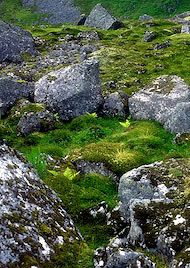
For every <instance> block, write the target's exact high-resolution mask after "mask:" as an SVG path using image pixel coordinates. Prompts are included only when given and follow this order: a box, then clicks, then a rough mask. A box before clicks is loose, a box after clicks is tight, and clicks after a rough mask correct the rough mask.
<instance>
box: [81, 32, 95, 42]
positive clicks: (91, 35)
mask: <svg viewBox="0 0 190 268" xmlns="http://www.w3.org/2000/svg"><path fill="white" fill-rule="evenodd" d="M77 38H78V39H79V40H81V39H82V40H83V39H84V40H89V41H98V40H100V37H99V35H98V33H97V32H96V31H84V32H80V33H79V34H78V35H77Z"/></svg>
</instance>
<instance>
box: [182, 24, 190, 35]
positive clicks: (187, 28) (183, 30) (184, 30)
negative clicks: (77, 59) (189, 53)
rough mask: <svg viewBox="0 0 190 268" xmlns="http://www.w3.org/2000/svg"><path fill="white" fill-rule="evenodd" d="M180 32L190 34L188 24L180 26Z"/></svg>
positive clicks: (189, 25)
mask: <svg viewBox="0 0 190 268" xmlns="http://www.w3.org/2000/svg"><path fill="white" fill-rule="evenodd" d="M181 33H182V34H190V24H184V25H182V28H181Z"/></svg>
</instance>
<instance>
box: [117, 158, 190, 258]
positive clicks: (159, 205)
mask: <svg viewBox="0 0 190 268" xmlns="http://www.w3.org/2000/svg"><path fill="white" fill-rule="evenodd" d="M189 164H190V159H178V160H177V159H176V160H175V159H170V160H167V161H165V162H156V163H153V164H151V165H145V166H142V167H139V168H137V169H134V170H132V171H129V172H128V173H126V174H125V175H123V177H122V178H121V179H120V184H119V190H118V191H119V198H120V201H121V205H120V210H121V213H122V215H123V217H124V218H125V219H126V221H129V223H130V229H129V232H128V233H127V234H126V235H125V240H124V241H125V246H133V247H134V246H137V247H142V248H148V249H155V250H156V251H157V252H159V253H161V254H162V255H163V256H165V257H166V258H167V259H168V261H169V262H172V261H173V260H174V259H175V257H176V256H178V255H180V253H181V252H182V251H183V249H184V247H185V246H186V245H188V244H189V243H190V217H189V215H190V214H189V213H190V211H189V199H188V198H187V195H186V187H187V186H186V183H187V180H188V178H189V175H190V168H189Z"/></svg>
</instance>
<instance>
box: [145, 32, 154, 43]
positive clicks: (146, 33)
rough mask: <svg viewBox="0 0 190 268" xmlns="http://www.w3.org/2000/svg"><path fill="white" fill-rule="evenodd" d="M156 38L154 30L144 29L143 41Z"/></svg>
mask: <svg viewBox="0 0 190 268" xmlns="http://www.w3.org/2000/svg"><path fill="white" fill-rule="evenodd" d="M155 38H156V34H155V33H154V32H149V31H146V32H145V34H144V37H143V40H144V42H151V41H153V40H154V39H155Z"/></svg>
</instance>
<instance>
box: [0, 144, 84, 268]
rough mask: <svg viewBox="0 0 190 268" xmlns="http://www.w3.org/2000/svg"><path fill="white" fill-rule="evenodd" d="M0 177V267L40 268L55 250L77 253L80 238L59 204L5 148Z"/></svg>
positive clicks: (2, 148)
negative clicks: (72, 249)
mask: <svg viewBox="0 0 190 268" xmlns="http://www.w3.org/2000/svg"><path fill="white" fill-rule="evenodd" d="M0 174H1V176H0V203H1V208H0V230H1V232H0V241H1V243H0V267H42V266H43V264H44V262H47V261H50V262H51V257H53V256H55V255H56V254H57V250H58V249H59V250H60V249H61V248H63V247H64V248H66V249H67V248H70V249H71V248H72V245H73V247H74V245H75V249H76V243H78V242H77V241H80V240H81V236H80V234H79V232H78V231H77V229H76V228H75V226H74V223H73V221H72V220H71V218H70V216H69V215H68V214H67V212H66V211H65V209H64V207H63V204H62V202H61V200H60V199H59V198H58V197H57V196H56V194H55V193H54V192H53V191H52V190H50V189H49V188H48V187H47V186H46V185H45V184H44V183H43V182H42V181H41V180H40V179H39V177H38V176H37V175H36V173H35V172H34V170H33V169H32V168H31V167H30V165H29V164H28V163H26V161H25V160H24V159H23V158H22V157H21V156H20V155H19V154H18V153H17V152H15V151H13V150H11V149H10V148H8V147H7V146H5V145H1V146H0ZM30 262H31V264H30ZM34 264H35V265H34ZM32 265H34V266H32ZM51 267H52V266H51Z"/></svg>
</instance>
